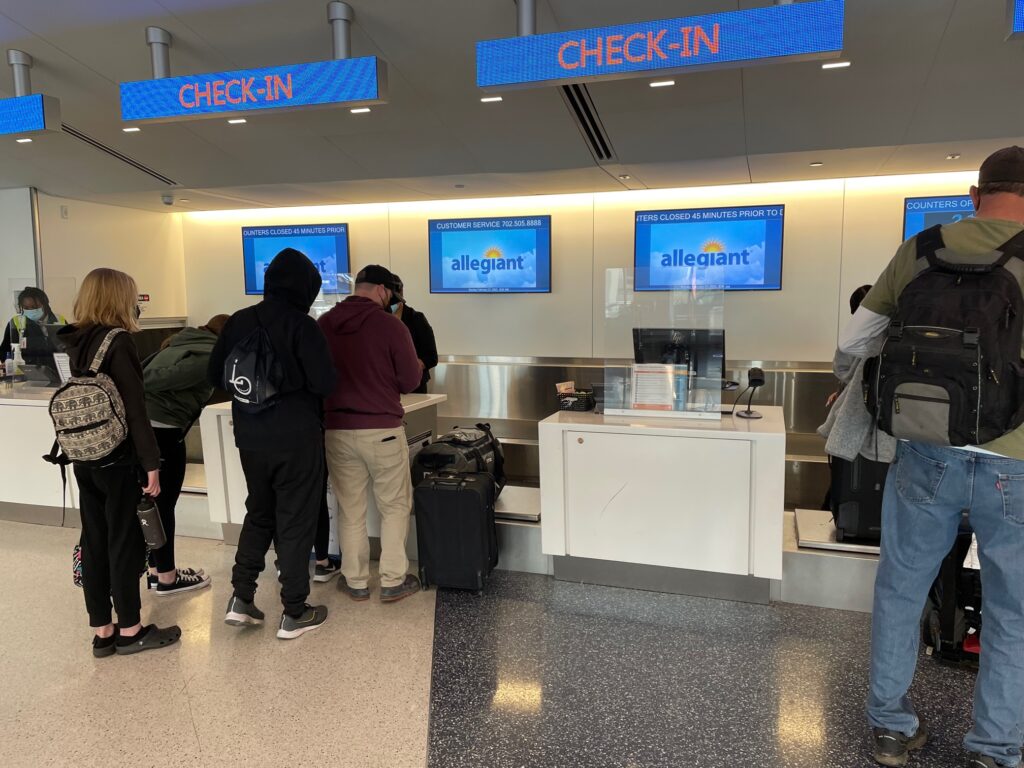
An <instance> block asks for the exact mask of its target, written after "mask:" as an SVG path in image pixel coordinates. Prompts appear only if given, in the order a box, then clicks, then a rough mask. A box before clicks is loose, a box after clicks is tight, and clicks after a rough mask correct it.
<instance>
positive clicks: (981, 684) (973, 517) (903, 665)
mask: <svg viewBox="0 0 1024 768" xmlns="http://www.w3.org/2000/svg"><path fill="white" fill-rule="evenodd" d="M965 509H968V510H970V522H971V527H972V528H974V532H975V535H976V536H977V539H978V554H979V556H980V559H981V576H982V599H983V605H982V632H981V645H982V654H981V668H980V669H979V671H978V680H977V684H976V687H975V692H974V728H973V729H972V730H971V732H970V733H969V734H967V738H966V739H965V740H964V745H965V746H966V747H967V749H968V750H969V751H971V752H979V753H981V754H982V755H987V756H989V757H992V758H994V759H995V760H996V761H997V762H998V763H1000V764H1001V765H1005V766H1017V765H1020V762H1021V741H1022V740H1024V732H1022V730H1021V728H1022V721H1024V461H1017V460H1015V459H1007V458H1003V457H1000V456H988V455H984V454H978V453H972V452H969V451H962V450H956V449H954V448H940V447H936V446H930V445H923V444H920V443H907V442H902V443H900V445H899V450H898V452H897V454H896V463H895V464H893V466H892V469H891V470H890V472H889V479H888V481H887V482H886V486H885V502H884V504H883V508H882V556H881V560H880V562H879V564H878V577H877V580H876V582H875V607H874V617H873V622H872V631H871V691H870V694H869V696H868V721H869V722H870V724H871V725H872V726H874V727H878V728H886V729H889V730H892V731H898V732H900V733H904V734H906V735H908V736H910V735H912V734H914V733H915V732H916V731H917V727H918V723H919V721H918V718H917V715H916V714H915V713H914V708H913V706H912V705H911V703H910V700H909V698H908V697H907V691H908V690H909V689H910V684H911V682H912V680H913V678H914V670H915V668H916V666H917V658H918V648H919V642H920V634H921V630H920V619H921V614H922V612H923V610H924V605H925V601H926V600H927V597H928V590H929V589H930V587H931V585H932V582H934V581H935V578H936V576H937V575H938V572H939V568H940V566H941V565H942V560H943V559H944V558H945V557H946V555H948V554H949V552H950V550H951V549H952V548H953V542H954V540H955V539H956V534H957V529H958V528H959V526H960V520H961V514H962V511H963V510H965Z"/></svg>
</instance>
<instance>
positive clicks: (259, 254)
mask: <svg viewBox="0 0 1024 768" xmlns="http://www.w3.org/2000/svg"><path fill="white" fill-rule="evenodd" d="M285 248H294V249H295V250H297V251H301V252H302V253H304V254H306V256H308V257H309V260H310V261H312V262H313V264H314V265H315V266H316V268H317V270H318V271H319V272H320V277H321V279H322V280H323V288H322V289H321V290H322V292H323V293H326V294H339V293H348V292H349V285H348V283H347V282H346V281H345V280H339V279H338V275H339V274H341V275H346V274H348V272H349V253H348V225H347V224H302V225H297V226H288V227H242V258H243V261H244V264H245V292H246V293H247V294H249V295H258V294H262V293H263V275H264V273H265V272H266V271H267V267H269V266H270V262H271V261H273V260H274V257H275V256H277V254H278V253H280V252H281V251H283V250H284V249H285Z"/></svg>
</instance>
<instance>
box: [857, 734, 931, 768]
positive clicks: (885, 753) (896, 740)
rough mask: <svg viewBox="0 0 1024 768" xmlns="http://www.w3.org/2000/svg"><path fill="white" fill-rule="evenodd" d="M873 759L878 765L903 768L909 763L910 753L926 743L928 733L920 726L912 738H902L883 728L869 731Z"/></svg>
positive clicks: (902, 736) (901, 735)
mask: <svg viewBox="0 0 1024 768" xmlns="http://www.w3.org/2000/svg"><path fill="white" fill-rule="evenodd" d="M871 741H872V747H873V751H874V754H873V757H874V758H875V762H876V763H878V764H879V765H885V766H890V768H903V766H904V765H906V764H907V763H908V762H909V761H910V753H911V752H913V751H915V750H918V749H920V748H921V747H923V746H924V745H925V744H926V743H928V732H927V731H926V730H925V729H924V725H923V724H921V725H919V726H918V728H917V733H915V734H914V735H913V736H909V737H908V736H904V735H903V734H902V733H899V732H897V731H890V730H887V729H885V728H873V729H872V730H871Z"/></svg>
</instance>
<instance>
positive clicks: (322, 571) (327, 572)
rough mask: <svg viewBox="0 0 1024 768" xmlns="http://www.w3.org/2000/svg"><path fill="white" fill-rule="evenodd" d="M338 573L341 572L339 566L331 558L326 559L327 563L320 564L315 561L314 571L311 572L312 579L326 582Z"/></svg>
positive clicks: (322, 582)
mask: <svg viewBox="0 0 1024 768" xmlns="http://www.w3.org/2000/svg"><path fill="white" fill-rule="evenodd" d="M339 573H341V568H339V567H338V566H337V565H336V564H335V563H334V561H333V560H328V561H327V565H320V563H317V564H316V571H315V572H314V573H313V581H317V582H320V583H321V584H326V583H327V582H328V581H330V580H331V579H333V578H334V577H335V576H337V575H338V574H339Z"/></svg>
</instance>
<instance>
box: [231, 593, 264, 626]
mask: <svg viewBox="0 0 1024 768" xmlns="http://www.w3.org/2000/svg"><path fill="white" fill-rule="evenodd" d="M265 618H266V616H265V615H264V614H263V611H261V610H260V609H259V608H257V607H256V604H255V603H247V602H246V601H245V600H243V599H242V598H240V597H235V596H234V595H232V596H231V599H230V600H228V608H227V610H226V611H225V612H224V623H225V624H230V625H231V626H232V627H245V626H253V627H258V626H259V625H260V624H262V623H263V620H264V619H265Z"/></svg>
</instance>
